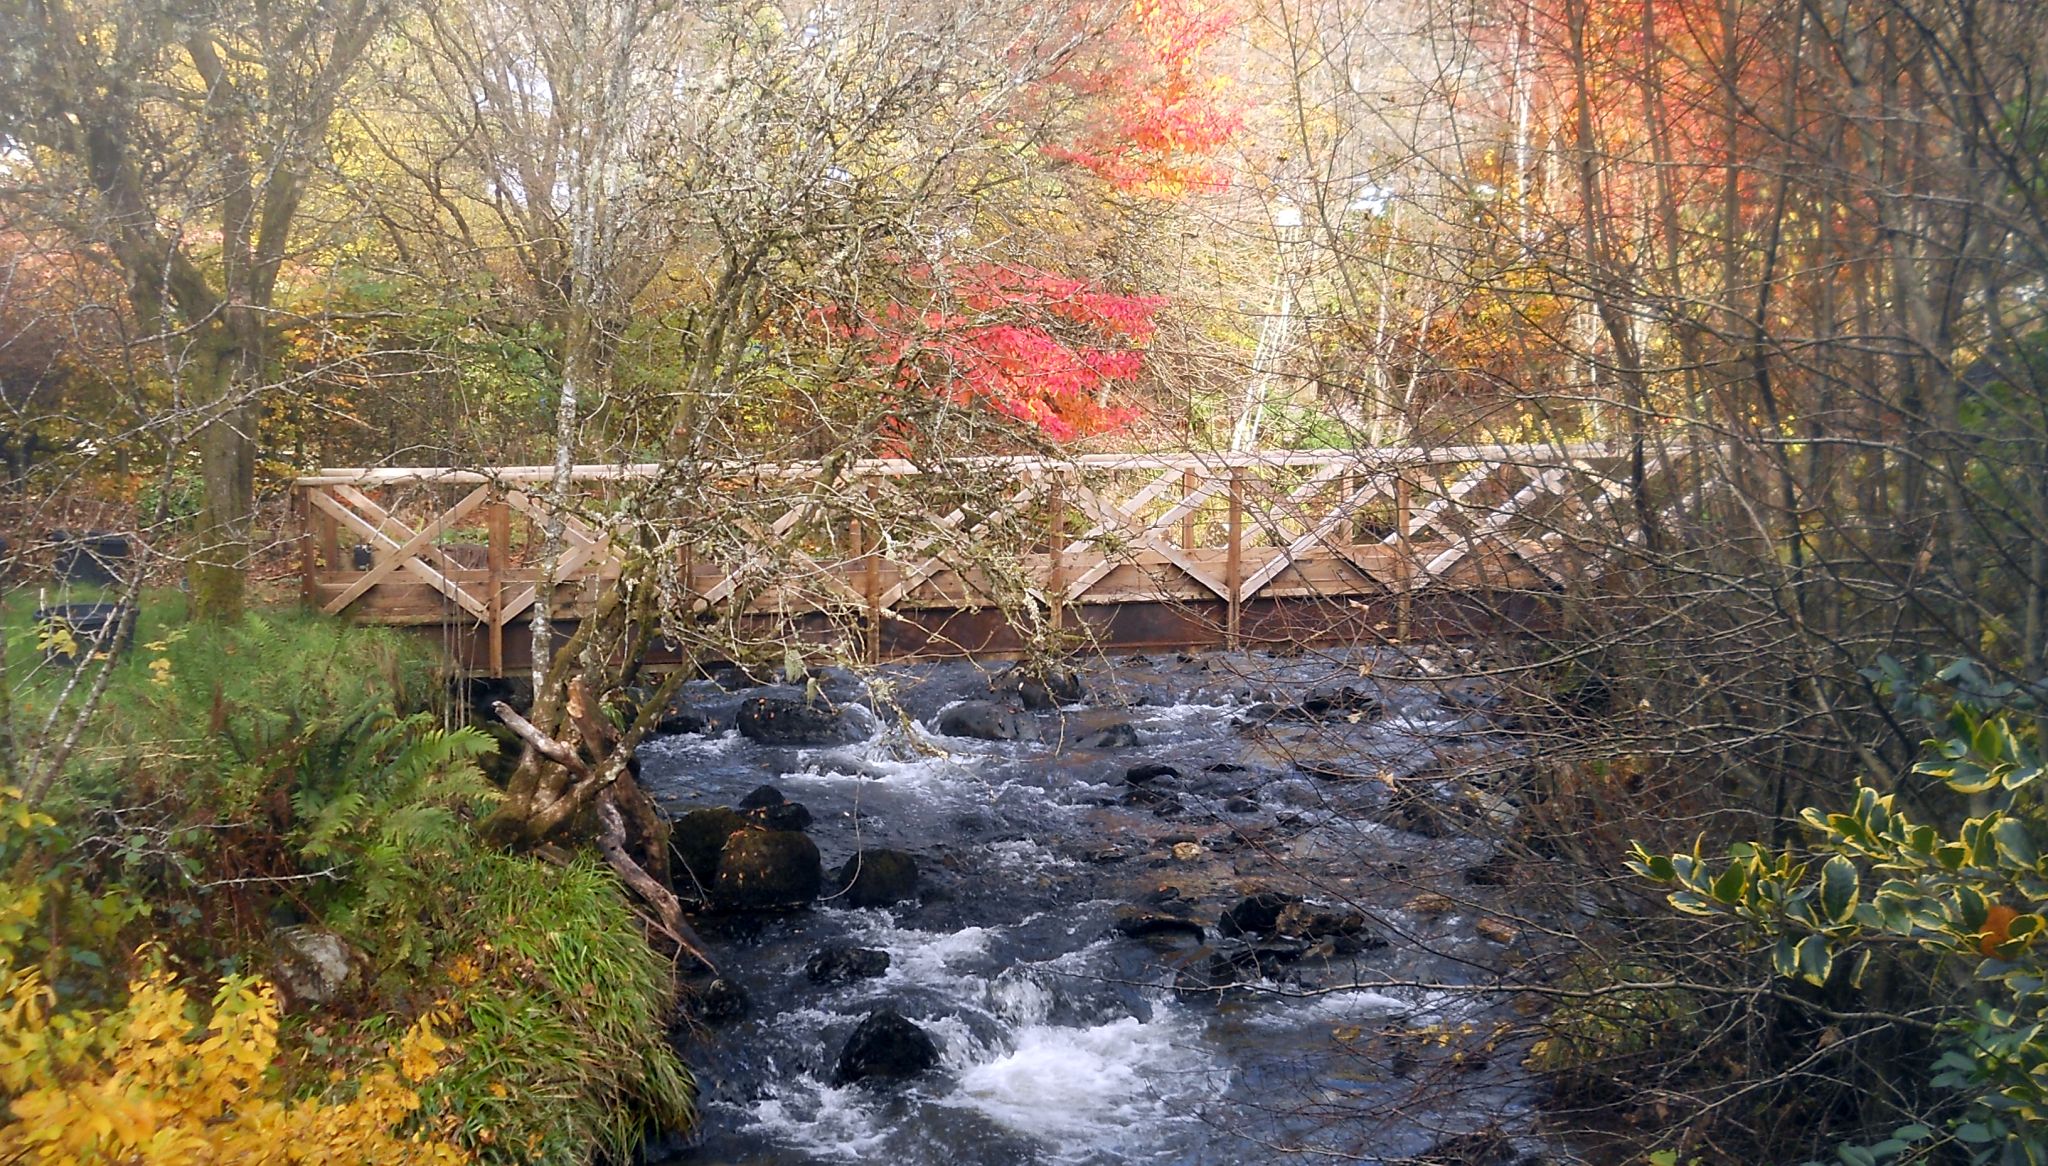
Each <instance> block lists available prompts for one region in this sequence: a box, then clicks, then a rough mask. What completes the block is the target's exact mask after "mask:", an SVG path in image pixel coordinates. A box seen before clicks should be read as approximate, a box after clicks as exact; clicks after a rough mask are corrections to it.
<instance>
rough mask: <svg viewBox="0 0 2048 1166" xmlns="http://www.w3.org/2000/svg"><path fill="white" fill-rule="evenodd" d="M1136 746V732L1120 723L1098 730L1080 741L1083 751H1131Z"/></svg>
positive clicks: (1137, 742)
mask: <svg viewBox="0 0 2048 1166" xmlns="http://www.w3.org/2000/svg"><path fill="white" fill-rule="evenodd" d="M1138 744H1139V741H1138V730H1137V729H1135V728H1132V727H1131V726H1130V725H1129V724H1128V723H1125V722H1122V721H1119V722H1117V723H1116V724H1114V725H1110V726H1108V727H1106V728H1102V729H1098V730H1096V731H1095V732H1093V733H1090V734H1088V736H1087V737H1085V738H1083V739H1082V741H1081V746H1082V748H1084V749H1131V748H1135V747H1136V746H1137V745H1138Z"/></svg>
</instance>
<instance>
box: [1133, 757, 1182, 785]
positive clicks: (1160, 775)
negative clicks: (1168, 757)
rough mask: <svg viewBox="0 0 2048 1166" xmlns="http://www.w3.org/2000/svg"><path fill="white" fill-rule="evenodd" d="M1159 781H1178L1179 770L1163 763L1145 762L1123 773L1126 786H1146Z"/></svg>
mask: <svg viewBox="0 0 2048 1166" xmlns="http://www.w3.org/2000/svg"><path fill="white" fill-rule="evenodd" d="M1161 780H1164V781H1179V780H1180V770H1178V769H1175V768H1174V767H1173V766H1171V765H1167V764H1165V763H1163V762H1159V761H1147V762H1145V763H1144V764H1143V765H1133V766H1131V767H1130V768H1129V769H1126V770H1125V771H1124V782H1125V784H1127V785H1147V784H1149V783H1151V782H1155V781H1161Z"/></svg>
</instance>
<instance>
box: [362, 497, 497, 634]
mask: <svg viewBox="0 0 2048 1166" xmlns="http://www.w3.org/2000/svg"><path fill="white" fill-rule="evenodd" d="M490 493H491V488H490V487H489V486H478V487H477V488H476V489H474V490H471V491H470V492H469V493H468V494H467V495H464V497H463V499H462V501H460V502H457V503H456V504H455V505H454V506H453V507H452V508H450V509H448V510H445V511H443V512H442V513H440V514H437V515H435V516H434V518H433V520H432V521H430V522H428V523H427V524H426V525H424V526H422V527H420V528H419V529H418V530H416V531H414V532H413V533H412V535H411V537H409V538H407V539H406V540H405V541H404V542H402V543H399V544H398V545H397V547H395V548H393V549H391V550H388V551H385V552H383V553H381V554H379V555H378V556H377V560H378V561H377V562H376V563H374V564H372V566H371V568H370V570H369V571H367V572H365V573H364V574H363V575H362V576H361V577H360V578H358V579H357V580H356V581H355V582H353V583H351V584H349V585H348V588H347V589H346V590H344V591H343V592H342V593H341V594H340V595H337V596H335V597H334V598H333V599H332V600H330V601H329V602H328V604H327V606H326V607H325V608H323V609H322V610H324V611H326V613H327V614H328V615H335V614H338V613H339V612H340V611H341V609H342V608H345V607H347V606H348V605H349V604H350V603H353V602H354V601H355V600H356V598H357V597H358V596H360V595H362V594H363V593H364V592H366V591H368V590H369V589H370V588H372V587H375V586H376V585H377V583H378V581H380V580H382V579H383V578H385V577H386V576H388V575H390V574H391V573H392V572H393V571H396V570H398V569H399V568H400V567H401V566H403V565H404V564H405V563H407V562H416V561H418V560H417V559H416V558H415V556H417V555H418V554H419V552H420V549H421V548H422V547H426V546H431V545H432V544H433V542H434V540H435V539H437V538H440V537H441V535H442V534H443V533H445V532H446V531H447V530H448V528H449V527H451V526H454V525H455V524H456V523H457V522H460V521H462V519H463V518H465V517H467V516H468V514H469V512H470V511H472V510H474V509H476V508H477V507H478V506H480V505H482V504H483V503H484V501H485V500H486V499H488V498H489V497H490ZM442 558H443V563H444V564H445V563H446V562H447V558H446V556H443V557H442ZM441 575H442V577H443V578H447V572H446V569H445V566H444V569H443V571H442V572H441ZM451 583H452V580H451ZM457 591H458V592H460V588H457ZM464 594H466V593H464ZM450 598H456V599H457V602H460V599H459V598H457V597H456V596H454V595H451V596H450ZM464 606H465V607H467V606H469V605H468V604H464ZM479 618H481V616H480V617H479Z"/></svg>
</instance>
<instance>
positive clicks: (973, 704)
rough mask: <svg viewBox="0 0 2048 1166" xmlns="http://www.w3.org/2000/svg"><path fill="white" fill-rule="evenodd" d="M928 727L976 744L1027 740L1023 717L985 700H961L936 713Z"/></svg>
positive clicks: (1031, 736) (1032, 735)
mask: <svg viewBox="0 0 2048 1166" xmlns="http://www.w3.org/2000/svg"><path fill="white" fill-rule="evenodd" d="M932 728H933V729H934V730H935V731H937V732H938V733H939V734H940V735H942V736H946V737H970V738H973V739H974V740H977V741H1021V740H1030V739H1032V738H1033V737H1035V736H1036V734H1035V733H1031V732H1027V731H1026V729H1025V723H1024V720H1023V718H1021V717H1019V716H1018V715H1017V714H1016V713H1013V712H1011V711H1010V710H1009V709H1006V708H1004V707H1002V706H1001V705H999V704H996V703H995V702H994V701H987V700H963V701H961V702H960V703H958V704H955V705H951V706H948V707H947V708H945V709H943V710H941V711H940V713H939V715H938V719H937V721H936V722H935V723H934V724H933V726H932Z"/></svg>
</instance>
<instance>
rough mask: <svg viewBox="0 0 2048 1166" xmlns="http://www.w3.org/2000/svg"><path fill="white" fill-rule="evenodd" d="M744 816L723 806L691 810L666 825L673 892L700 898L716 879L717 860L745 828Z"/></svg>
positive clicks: (745, 818)
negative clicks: (732, 838) (730, 841)
mask: <svg viewBox="0 0 2048 1166" xmlns="http://www.w3.org/2000/svg"><path fill="white" fill-rule="evenodd" d="M748 825H749V823H748V821H747V816H746V815H745V814H742V813H740V812H739V811H738V810H728V809H726V808H725V807H723V806H712V807H708V808H705V809H699V810H691V811H690V812H689V813H687V814H684V815H683V816H682V817H680V818H677V819H676V820H675V821H674V822H673V823H671V824H670V826H669V835H668V853H669V876H670V878H671V879H672V880H673V881H674V883H675V888H676V893H677V894H680V895H682V896H684V897H686V898H691V899H703V898H705V897H706V896H707V893H708V892H709V891H710V888H711V884H712V883H714V882H716V881H717V880H718V857H719V855H720V854H721V853H723V852H724V850H725V844H726V841H727V840H728V839H730V838H731V837H732V836H733V835H734V834H736V833H738V832H739V831H741V830H745V829H747V828H748Z"/></svg>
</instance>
